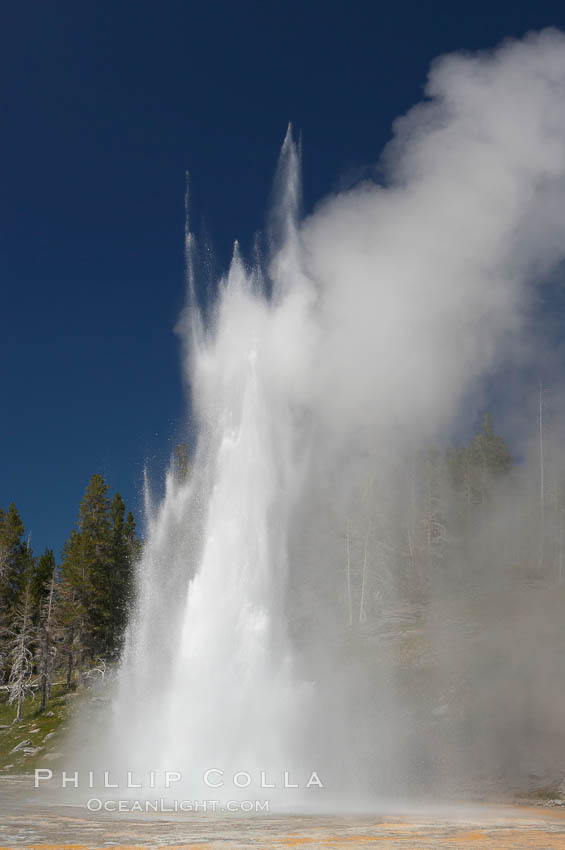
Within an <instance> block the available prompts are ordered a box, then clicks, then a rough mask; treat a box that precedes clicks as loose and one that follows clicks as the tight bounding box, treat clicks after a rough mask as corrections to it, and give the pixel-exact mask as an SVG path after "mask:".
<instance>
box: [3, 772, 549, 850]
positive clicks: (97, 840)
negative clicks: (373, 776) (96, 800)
mask: <svg viewBox="0 0 565 850" xmlns="http://www.w3.org/2000/svg"><path fill="white" fill-rule="evenodd" d="M0 789H1V793H0V848H2V850H4V848H16V847H37V848H39V847H45V846H46V845H47V846H50V847H53V846H56V847H68V846H69V844H70V840H72V846H73V848H98V847H103V846H108V845H109V844H111V845H112V846H114V847H115V846H119V847H135V846H138V847H161V848H167V847H173V846H174V847H177V848H179V847H187V848H192V850H196V848H200V850H204V849H205V848H207V850H214V848H223V847H228V846H229V847H230V848H232V850H244V848H252V847H257V848H264V850H268V848H273V850H275V848H288V847H309V848H311V850H316V848H329V847H331V848H342V847H347V848H351V850H354V848H361V847H368V846H372V845H376V846H379V847H383V846H384V847H388V848H393V850H394V848H406V847H421V848H426V847H430V848H432V847H433V848H436V847H451V848H453V847H465V848H481V850H484V848H493V850H494V848H497V850H503V848H504V850H510V848H512V850H519V848H526V847H538V848H553V850H558V848H565V810H564V809H560V808H542V807H529V806H527V807H520V806H505V807H502V806H500V807H492V806H466V807H461V808H455V807H453V808H444V809H436V810H435V811H434V810H428V811H425V810H421V811H419V812H416V813H415V814H410V813H407V814H394V815H390V816H388V815H386V814H378V815H376V814H373V815H371V814H367V815H347V816H345V815H256V816H247V817H242V816H239V815H238V816H228V815H223V816H220V815H201V814H200V815H198V814H193V815H178V816H175V817H170V816H168V817H167V816H165V815H160V816H155V815H137V816H136V815H132V814H127V815H126V814H120V815H109V814H93V813H89V812H88V811H87V810H86V809H85V808H83V807H76V806H69V805H57V804H50V803H49V802H47V801H46V800H45V799H40V798H38V797H37V792H34V789H33V782H32V779H31V778H30V777H25V778H23V777H22V778H19V779H10V778H3V779H1V780H0Z"/></svg>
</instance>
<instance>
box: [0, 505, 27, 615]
mask: <svg viewBox="0 0 565 850" xmlns="http://www.w3.org/2000/svg"><path fill="white" fill-rule="evenodd" d="M23 535H24V525H23V522H22V521H21V519H20V515H19V513H18V511H17V508H16V506H15V505H14V503H13V502H12V503H11V504H10V506H9V508H8V510H7V511H0V554H1V558H2V565H3V571H2V572H3V580H2V584H1V589H0V590H1V597H0V604H2V605H3V606H4V607H5V608H6V610H7V612H8V613H9V612H11V611H12V610H13V608H14V606H15V605H16V604H17V602H18V600H19V599H20V596H21V594H22V590H23V588H24V586H25V582H26V579H27V575H28V573H29V570H30V567H31V561H32V555H31V549H30V548H29V546H28V544H27V543H26V542H25V541H22V537H23Z"/></svg>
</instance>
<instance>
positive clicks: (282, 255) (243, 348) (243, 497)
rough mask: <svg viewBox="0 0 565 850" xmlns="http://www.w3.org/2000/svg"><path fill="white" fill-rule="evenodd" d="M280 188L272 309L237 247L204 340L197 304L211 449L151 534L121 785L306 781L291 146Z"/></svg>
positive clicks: (173, 483)
mask: <svg viewBox="0 0 565 850" xmlns="http://www.w3.org/2000/svg"><path fill="white" fill-rule="evenodd" d="M277 182H278V186H279V188H281V189H282V196H281V198H280V199H279V202H278V227H279V240H278V248H277V249H276V250H275V255H276V256H273V258H272V268H271V277H270V288H271V289H272V296H271V298H269V299H267V298H266V297H265V295H264V294H263V292H264V288H265V287H264V282H263V279H262V273H261V271H260V270H259V269H257V268H256V269H254V270H253V271H247V270H246V269H245V267H244V265H243V263H242V261H241V259H240V257H239V255H238V251H237V248H236V250H235V252H234V257H233V261H232V264H231V268H230V271H229V274H228V275H227V278H226V279H225V280H224V281H222V282H221V283H220V288H219V294H218V299H217V302H216V306H215V313H214V316H213V317H212V319H211V321H209V322H207V323H206V326H205V324H204V322H203V321H202V320H201V317H200V315H199V314H198V316H197V315H196V301H195V299H194V297H192V298H191V299H190V306H189V309H188V311H187V314H186V323H185V325H184V327H185V332H186V335H187V350H188V369H189V379H190V384H191V390H192V398H193V409H194V413H195V415H196V417H197V420H198V427H199V442H198V447H197V451H196V457H195V463H194V468H193V470H192V472H191V474H190V476H189V478H188V480H186V481H178V480H176V479H175V476H174V475H173V474H171V475H169V479H168V485H167V493H166V496H165V499H164V503H163V505H162V506H161V508H160V509H159V511H158V514H157V515H156V516H155V517H154V518H153V519H152V520H151V522H150V527H149V534H148V541H147V545H146V548H145V553H144V557H143V562H142V564H141V568H140V589H139V593H140V595H139V602H138V607H137V612H136V615H135V618H134V622H133V623H132V626H131V628H130V632H129V635H128V644H127V649H126V653H125V657H124V661H123V664H122V671H121V676H120V683H119V692H118V696H117V699H116V701H115V705H114V727H115V732H116V737H115V741H116V743H115V744H114V746H115V747H117V753H118V759H117V761H119V762H120V765H121V768H122V771H125V770H126V769H127V770H129V769H132V770H133V769H135V770H136V772H137V773H138V774H140V773H141V774H144V775H147V774H148V773H149V772H150V771H166V770H169V771H173V770H174V771H179V772H180V773H181V774H182V776H183V787H184V789H185V791H186V792H187V793H188V792H190V793H192V795H193V796H195V797H206V792H208V796H209V795H210V789H209V788H206V786H205V784H204V783H203V775H204V773H205V772H206V771H207V770H211V769H221V770H222V771H224V773H225V776H226V788H225V793H226V794H227V795H229V797H233V796H234V794H236V795H237V792H238V789H237V788H234V787H233V784H232V783H231V777H233V775H234V774H236V773H238V772H245V773H249V774H250V775H251V776H252V777H253V786H252V787H251V788H245V791H244V792H242V793H245V795H246V798H248V797H249V795H250V793H252V792H253V791H255V793H257V791H258V790H259V788H260V782H261V775H262V772H263V774H264V777H265V781H266V782H269V783H271V784H276V785H278V786H279V787H280V786H281V784H284V772H285V771H287V772H288V773H289V775H291V774H293V775H294V776H295V777H296V776H297V775H298V773H299V772H300V770H299V764H298V763H299V762H300V758H299V756H298V755H297V754H298V753H299V752H301V750H302V742H301V734H300V725H301V718H302V716H303V714H304V713H305V708H306V706H305V702H307V701H308V700H309V698H310V697H309V691H310V686H309V685H307V684H299V683H298V682H297V681H296V679H295V673H294V670H293V661H292V653H291V648H290V642H289V639H288V634H287V628H286V614H285V602H286V583H287V572H288V564H287V545H288V539H287V537H288V519H289V512H290V511H291V509H292V505H293V499H294V494H295V491H296V488H297V485H298V482H299V478H300V471H299V470H300V466H301V454H302V453H303V452H304V445H305V443H304V439H303V438H304V433H303V432H302V434H301V440H300V442H299V441H298V440H297V427H296V423H297V421H298V420H297V416H296V413H297V409H298V408H299V407H300V393H301V381H302V378H303V374H304V365H305V357H307V352H306V351H305V349H304V348H303V346H302V343H301V340H302V339H305V338H308V336H310V338H311V334H310V335H308V334H306V333H305V327H304V325H305V323H306V322H307V316H308V309H309V303H310V294H309V291H308V287H307V286H306V285H304V283H305V282H304V279H303V277H302V276H301V274H300V271H299V269H298V268H297V266H296V259H297V256H298V252H297V251H296V244H295V239H296V231H295V218H296V208H297V203H298V196H299V187H298V157H297V153H296V150H295V148H294V145H293V142H292V139H291V137H290V133H289V135H288V136H287V139H286V141H285V144H284V146H283V151H282V156H281V163H280V168H279V174H278V181H277ZM190 250H191V249H190V247H189V251H190ZM189 262H190V258H189ZM301 284H303V285H301ZM193 294H194V293H193ZM306 713H307V712H306ZM214 779H215V781H217V780H218V774H214ZM291 781H293V782H294V781H295V780H294V779H292V780H291ZM243 782H245V778H244V779H243ZM221 793H222V791H221V789H214V794H215V795H216V796H217V795H218V794H221ZM273 793H274V792H273V791H269V792H266V791H262V796H263V797H264V796H265V795H266V794H268V796H269V797H270V796H272V795H273ZM287 796H288V792H287Z"/></svg>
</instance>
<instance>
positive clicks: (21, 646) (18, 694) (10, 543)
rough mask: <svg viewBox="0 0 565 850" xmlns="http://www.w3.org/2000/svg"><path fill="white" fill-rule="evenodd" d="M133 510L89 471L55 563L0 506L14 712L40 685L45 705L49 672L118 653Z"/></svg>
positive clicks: (3, 658) (8, 685)
mask: <svg viewBox="0 0 565 850" xmlns="http://www.w3.org/2000/svg"><path fill="white" fill-rule="evenodd" d="M140 548H141V545H140V541H139V539H138V537H137V536H136V527H135V520H134V517H133V514H132V513H131V511H130V512H127V513H126V506H125V504H124V501H123V499H122V497H121V496H120V494H119V493H115V495H114V496H113V497H112V498H110V495H109V492H108V486H107V484H106V482H105V481H104V479H103V478H102V476H101V475H98V474H95V475H93V476H92V478H91V479H90V481H89V482H88V486H87V487H86V491H85V493H84V496H83V498H82V501H81V503H80V507H79V511H78V519H77V523H76V528H74V529H73V530H72V531H71V533H70V536H69V538H68V540H67V542H66V544H65V547H64V549H63V553H62V556H61V560H60V563H57V561H56V558H55V556H54V553H53V551H52V550H51V549H46V550H45V551H44V552H43V554H42V555H40V556H39V557H36V556H35V555H34V553H33V551H32V549H31V546H30V540H29V537H27V536H26V530H25V528H24V524H23V521H22V519H21V517H20V514H19V512H18V510H17V508H16V506H15V505H14V504H13V503H12V504H10V505H9V507H8V508H7V510H2V509H0V672H1V676H2V687H3V689H4V690H7V693H8V701H9V702H10V703H13V704H14V707H15V719H16V720H19V719H20V717H21V711H22V703H23V701H24V700H25V698H26V697H27V696H28V695H30V694H31V693H32V691H33V690H36V689H38V688H39V690H40V694H41V702H40V710H43V709H44V708H45V706H46V702H47V700H48V698H49V696H50V691H51V685H52V683H53V681H54V678H55V676H56V675H57V676H58V677H59V678H64V680H65V681H66V685H67V687H69V688H70V687H71V686H72V684H73V681H74V680H75V679H76V677H77V675H80V674H81V673H83V672H84V671H86V670H88V669H90V668H92V667H93V666H97V665H98V666H99V667H100V665H102V666H104V665H105V664H106V663H108V662H113V661H116V660H117V658H118V657H119V654H120V650H121V647H122V643H123V637H124V630H125V627H126V623H127V617H128V609H129V607H130V604H131V600H132V594H133V574H134V566H135V562H136V560H137V559H138V558H139V554H140Z"/></svg>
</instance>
